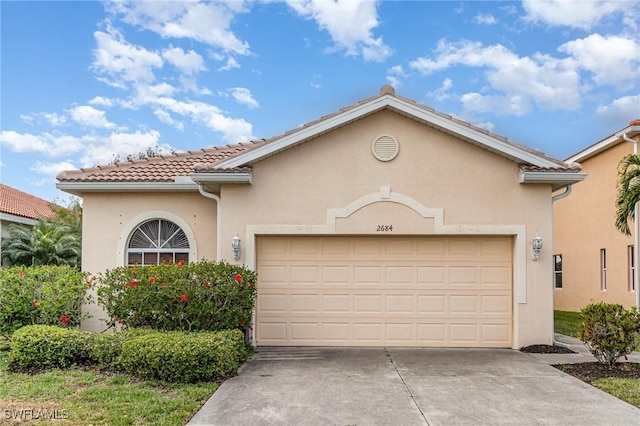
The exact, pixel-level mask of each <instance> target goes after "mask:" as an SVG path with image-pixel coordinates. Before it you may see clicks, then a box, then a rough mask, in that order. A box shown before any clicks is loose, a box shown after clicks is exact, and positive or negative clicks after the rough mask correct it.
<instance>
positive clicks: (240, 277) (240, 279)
mask: <svg viewBox="0 0 640 426" xmlns="http://www.w3.org/2000/svg"><path fill="white" fill-rule="evenodd" d="M240 281H242V275H240V274H236V282H237V283H239V282H240Z"/></svg>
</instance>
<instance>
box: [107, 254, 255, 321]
mask: <svg viewBox="0 0 640 426" xmlns="http://www.w3.org/2000/svg"><path fill="white" fill-rule="evenodd" d="M99 281H100V286H99V287H98V302H99V303H100V304H101V305H102V306H103V307H104V308H105V309H106V311H107V313H108V314H109V316H110V317H111V325H115V324H116V323H118V324H120V325H122V326H124V327H148V328H152V329H156V330H165V331H170V330H186V331H198V330H210V331H217V330H230V329H244V328H245V327H250V326H251V316H252V314H253V307H254V304H255V298H256V286H255V282H256V275H255V273H254V272H252V271H250V270H249V269H247V268H245V267H244V266H238V265H231V264H229V263H226V262H217V263H213V262H207V261H202V262H198V263H188V264H184V263H182V262H180V263H177V264H175V265H170V264H163V265H157V266H137V267H131V268H129V267H120V268H115V269H111V270H107V271H106V272H104V273H103V274H101V275H100V277H99Z"/></svg>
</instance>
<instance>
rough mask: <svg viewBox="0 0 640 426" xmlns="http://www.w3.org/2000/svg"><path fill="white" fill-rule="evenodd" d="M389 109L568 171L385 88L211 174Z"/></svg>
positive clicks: (505, 153)
mask: <svg viewBox="0 0 640 426" xmlns="http://www.w3.org/2000/svg"><path fill="white" fill-rule="evenodd" d="M384 109H388V110H391V111H394V112H396V113H398V114H401V115H404V116H406V117H408V118H411V119H413V120H416V121H418V122H420V123H422V124H425V125H427V126H430V127H433V128H435V129H437V130H440V131H442V132H444V133H447V134H449V135H451V136H454V137H457V138H459V139H462V140H464V141H467V142H469V143H472V144H474V145H476V146H478V147H480V148H483V149H486V150H488V151H490V152H493V153H495V154H497V155H501V156H503V157H506V158H508V159H510V160H512V161H514V162H517V163H523V164H526V165H529V166H534V167H537V168H540V169H567V168H569V167H568V165H567V164H566V163H563V162H561V161H559V160H556V159H553V158H550V157H547V156H545V155H544V154H542V153H540V152H537V151H533V150H531V149H529V148H527V147H525V146H522V145H519V144H516V143H513V142H511V141H509V140H508V139H506V138H504V137H501V136H498V135H495V134H493V133H491V132H488V131H486V130H484V129H480V128H478V127H475V126H472V125H470V124H469V123H466V122H464V121H461V120H457V119H455V118H453V117H451V116H449V115H445V114H442V113H439V112H437V111H435V110H434V109H432V108H429V107H426V106H424V105H420V104H418V103H416V102H414V101H412V100H410V99H407V98H403V97H400V96H396V95H395V91H394V90H393V88H391V86H384V87H383V88H382V90H381V91H380V94H379V95H377V96H374V97H372V98H369V99H366V100H364V101H361V102H358V103H356V104H354V105H351V106H349V107H346V108H343V109H341V110H340V111H338V112H336V113H334V114H331V115H328V116H325V117H322V118H320V119H319V120H316V121H314V122H311V123H308V124H306V125H304V126H302V127H301V128H298V129H295V130H293V131H290V132H287V133H284V134H283V135H281V136H280V137H276V138H272V139H271V140H269V141H268V143H265V144H264V145H262V146H260V147H258V148H256V149H253V150H251V151H250V152H243V153H240V154H238V155H235V156H232V157H229V158H228V159H226V160H223V161H221V162H219V163H218V164H216V166H215V167H214V170H224V169H233V168H236V167H241V166H246V165H250V164H252V163H254V162H256V161H260V160H261V159H263V158H266V157H268V156H271V155H275V154H277V153H278V152H281V151H283V150H286V149H288V148H291V147H293V146H296V145H299V144H301V143H304V142H306V141H308V140H311V139H314V138H316V137H318V136H320V135H322V134H325V133H328V132H330V131H332V130H334V129H336V128H339V127H342V126H345V125H348V124H349V123H352V122H355V121H357V120H360V119H362V118H364V117H367V116H369V115H371V114H375V113H376V112H378V111H381V110H384Z"/></svg>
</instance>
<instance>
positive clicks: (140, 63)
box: [92, 2, 163, 87]
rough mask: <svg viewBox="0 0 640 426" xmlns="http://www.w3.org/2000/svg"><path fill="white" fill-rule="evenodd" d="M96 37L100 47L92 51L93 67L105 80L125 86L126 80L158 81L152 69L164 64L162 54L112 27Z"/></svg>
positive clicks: (99, 32) (95, 33)
mask: <svg viewBox="0 0 640 426" xmlns="http://www.w3.org/2000/svg"><path fill="white" fill-rule="evenodd" d="M144 3H146V2H144ZM94 37H95V39H96V45H97V47H96V49H95V50H94V52H93V56H94V60H93V64H92V67H93V69H94V70H95V71H96V72H97V73H98V74H100V75H103V78H104V79H105V82H108V83H109V84H110V85H113V86H116V87H122V86H123V82H122V81H120V80H124V81H125V82H146V83H150V82H152V81H154V80H155V76H154V74H153V69H154V68H161V67H162V65H163V61H162V57H161V56H160V55H159V54H157V53H155V52H152V51H149V50H147V49H145V48H144V47H141V46H134V45H132V44H130V43H128V42H127V41H125V40H124V38H123V37H122V35H121V34H120V33H119V32H118V31H116V30H114V29H112V28H111V29H110V31H109V32H106V33H105V32H102V31H96V32H94ZM104 75H106V77H105V76H104Z"/></svg>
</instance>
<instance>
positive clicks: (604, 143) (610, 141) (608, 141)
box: [566, 119, 640, 163]
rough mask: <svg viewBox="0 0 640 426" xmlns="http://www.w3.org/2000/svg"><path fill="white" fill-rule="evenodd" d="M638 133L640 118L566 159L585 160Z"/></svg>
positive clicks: (569, 160) (639, 131)
mask: <svg viewBox="0 0 640 426" xmlns="http://www.w3.org/2000/svg"><path fill="white" fill-rule="evenodd" d="M637 135H640V119H638V120H633V121H632V122H630V123H629V125H628V126H627V127H625V128H624V129H622V130H620V131H618V132H616V133H614V134H613V135H611V136H607V137H606V138H604V139H602V140H600V141H598V142H596V143H594V144H593V145H591V146H588V147H587V148H585V149H583V150H582V151H580V152H577V153H575V154H573V155H572V156H571V157H569V158H567V159H566V161H567V162H568V163H569V162H575V163H577V162H580V161H584V160H586V159H588V158H591V157H593V156H596V155H598V154H600V153H601V152H604V151H606V150H608V149H609V148H612V147H614V146H616V145H618V144H619V143H623V142H628V141H625V136H626V137H628V138H632V137H634V136H637Z"/></svg>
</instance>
